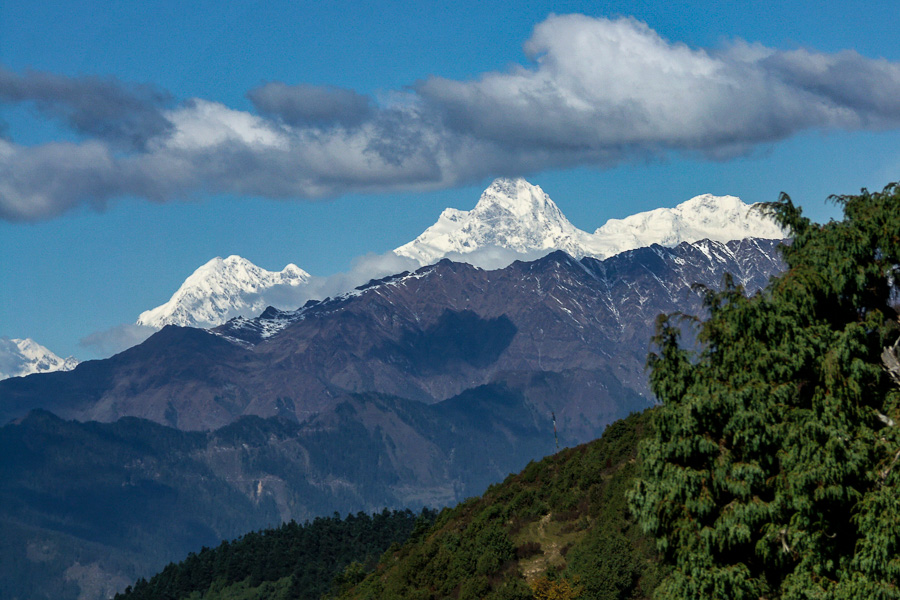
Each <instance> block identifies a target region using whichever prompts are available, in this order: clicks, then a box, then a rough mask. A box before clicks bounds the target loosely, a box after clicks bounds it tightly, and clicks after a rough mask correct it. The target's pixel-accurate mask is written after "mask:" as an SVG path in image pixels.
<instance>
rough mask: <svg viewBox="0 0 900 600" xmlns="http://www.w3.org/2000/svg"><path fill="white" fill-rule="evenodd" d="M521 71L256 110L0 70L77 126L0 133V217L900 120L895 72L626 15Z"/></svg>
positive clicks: (568, 160)
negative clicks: (680, 36) (673, 29)
mask: <svg viewBox="0 0 900 600" xmlns="http://www.w3.org/2000/svg"><path fill="white" fill-rule="evenodd" d="M524 49H525V55H526V58H527V59H528V62H527V64H526V66H518V67H515V68H512V69H510V70H508V71H504V72H490V73H484V74H482V75H481V76H480V77H478V78H476V79H474V80H471V81H455V80H449V79H444V78H440V77H430V78H426V79H424V80H422V81H420V82H417V83H415V84H413V85H412V87H411V88H410V89H408V90H402V91H396V92H393V93H388V94H386V95H385V98H386V99H382V100H381V101H379V102H376V101H375V100H374V99H373V98H370V97H368V96H365V95H363V94H359V93H357V92H355V91H353V90H347V89H342V88H336V87H322V86H312V85H304V84H301V85H288V84H285V83H281V82H270V83H267V84H265V85H263V86H261V87H259V88H256V89H253V90H250V91H249V92H248V93H247V95H248V98H249V99H250V100H251V102H252V103H253V105H254V107H255V109H256V112H255V113H251V112H246V111H239V110H234V109H231V108H229V107H227V106H224V105H222V104H219V103H216V102H214V101H210V100H204V99H189V100H187V101H184V102H182V103H180V104H178V105H174V104H173V102H172V100H171V99H170V97H169V95H168V94H167V93H165V92H162V91H159V90H156V89H155V88H152V87H147V86H134V85H129V84H125V83H122V82H119V81H116V80H114V79H100V78H90V77H83V78H67V77H64V76H61V75H53V74H46V73H37V72H25V73H22V74H17V73H13V72H10V71H8V70H0V103H31V104H33V105H34V106H35V108H36V109H37V110H38V111H40V112H41V114H44V115H46V116H48V117H50V118H54V119H58V120H59V121H61V122H62V123H64V124H65V125H67V126H68V127H70V128H72V130H73V131H75V132H76V133H78V134H80V135H81V136H82V139H81V140H80V141H78V142H74V143H72V142H70V143H51V144H44V145H39V146H33V147H27V146H23V145H19V144H16V143H15V142H14V141H12V140H5V141H3V140H0V218H2V219H5V220H9V221H37V220H42V219H49V218H53V217H56V216H58V215H60V214H63V213H65V212H66V211H68V210H70V209H72V208H74V207H77V206H80V205H89V206H92V207H95V208H102V207H103V206H105V204H106V203H107V202H109V201H110V200H112V199H114V198H117V197H121V196H137V197H143V198H147V199H149V200H153V201H160V202H162V201H170V200H177V199H184V198H190V197H195V196H197V195H204V194H215V193H237V194H253V195H260V196H265V197H270V198H297V199H312V198H320V197H327V196H335V195H340V194H344V193H351V192H363V193H371V192H384V191H403V190H425V189H434V188H440V187H448V186H453V185H457V184H461V183H469V182H473V181H477V180H479V179H482V178H484V177H486V176H494V175H525V174H527V173H529V172H534V171H538V170H544V169H549V168H561V167H572V166H577V165H593V166H598V167H609V166H614V165H616V164H619V163H621V162H623V161H629V160H644V159H646V158H647V157H648V156H654V155H657V154H661V153H668V152H672V151H675V152H684V153H689V154H691V155H694V156H698V157H706V158H710V159H717V160H722V159H727V158H729V157H734V156H737V155H741V154H745V153H747V152H749V151H752V150H753V149H754V148H756V147H758V146H759V145H761V144H762V145H767V144H771V143H773V142H777V141H779V140H782V139H785V138H788V137H790V136H792V135H794V134H796V133H798V132H801V131H804V130H810V129H819V130H827V129H845V130H854V129H881V130H883V129H892V128H896V127H898V126H900V63H893V62H889V61H887V60H884V59H871V58H867V57H864V56H861V55H859V54H857V53H855V52H852V51H845V52H839V53H831V54H828V53H819V52H815V51H812V50H792V51H781V50H777V49H772V48H767V47H764V46H761V45H758V44H748V43H745V42H743V41H740V40H736V41H734V42H733V43H731V44H728V45H725V46H722V47H717V48H709V49H704V48H691V47H688V46H686V45H684V44H681V43H677V42H672V41H669V40H666V39H664V38H662V37H661V36H659V35H658V34H657V33H656V32H655V31H653V30H652V29H650V28H649V27H648V26H647V25H645V24H643V23H640V22H638V21H635V20H633V19H629V18H622V19H615V20H610V19H595V18H590V17H586V16H581V15H567V16H552V17H550V18H548V19H547V20H546V21H544V22H542V23H540V24H539V25H538V26H537V27H536V28H535V30H534V33H533V35H532V37H531V38H530V39H529V40H528V41H527V42H526V44H525V48H524Z"/></svg>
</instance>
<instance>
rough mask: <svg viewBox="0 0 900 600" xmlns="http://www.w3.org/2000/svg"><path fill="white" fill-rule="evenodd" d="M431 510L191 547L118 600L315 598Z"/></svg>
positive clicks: (423, 521)
mask: <svg viewBox="0 0 900 600" xmlns="http://www.w3.org/2000/svg"><path fill="white" fill-rule="evenodd" d="M435 515H436V513H435V512H434V511H429V510H423V511H422V513H421V514H419V515H418V516H417V515H415V514H414V513H413V512H411V511H409V510H406V511H393V512H389V511H387V510H384V511H383V512H381V513H376V514H374V515H371V516H370V515H367V514H365V513H358V514H356V515H348V516H347V517H346V518H344V519H341V518H340V516H339V515H337V514H335V516H333V517H328V518H321V517H320V518H317V519H315V520H314V521H312V522H307V523H305V524H303V525H300V524H298V523H296V522H294V521H291V522H289V523H286V524H284V525H282V526H281V527H278V528H275V529H267V530H265V531H260V532H256V533H249V534H247V535H245V536H243V537H241V538H239V539H237V540H234V541H233V542H227V541H226V542H223V543H222V544H221V545H219V546H218V547H216V548H213V549H210V548H204V549H203V550H201V551H200V552H199V553H196V554H195V553H191V554H190V555H189V556H188V557H187V558H186V559H185V560H184V561H182V562H180V563H177V564H175V563H172V564H170V565H169V566H167V567H166V568H165V569H164V570H163V571H162V572H161V573H159V574H158V575H155V576H153V577H152V578H151V579H150V580H149V581H147V580H144V579H141V580H139V581H138V582H137V583H136V584H135V585H134V587H129V588H128V589H126V591H125V592H124V593H122V594H117V595H116V600H161V599H173V600H174V599H180V598H206V599H213V598H233V599H235V598H262V597H266V598H281V597H286V598H293V599H310V600H313V599H317V598H320V597H321V596H322V595H323V594H325V593H326V592H329V591H330V589H331V582H332V580H333V579H334V577H335V576H336V575H337V574H339V573H341V571H342V570H343V569H344V568H345V567H348V566H349V565H351V564H353V565H354V567H353V569H352V570H360V569H364V568H372V566H373V565H374V563H375V561H377V559H378V557H379V556H380V555H381V554H382V553H383V552H384V551H385V550H386V549H387V548H388V547H389V546H390V545H391V544H396V543H399V542H403V541H405V540H407V539H408V538H409V536H410V534H411V533H413V531H414V529H416V528H418V529H419V530H424V529H426V528H427V527H428V526H429V525H431V523H432V522H433V521H434V517H435Z"/></svg>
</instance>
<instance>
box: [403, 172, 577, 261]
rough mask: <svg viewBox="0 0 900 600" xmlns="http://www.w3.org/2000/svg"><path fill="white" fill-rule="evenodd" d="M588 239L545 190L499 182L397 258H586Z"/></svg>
mask: <svg viewBox="0 0 900 600" xmlns="http://www.w3.org/2000/svg"><path fill="white" fill-rule="evenodd" d="M586 237H588V234H587V233H585V232H583V231H581V230H579V229H578V228H576V227H575V226H574V225H572V224H571V223H570V222H569V220H568V219H566V217H565V215H563V214H562V211H560V210H559V207H557V206H556V204H555V203H554V202H553V200H551V199H550V196H548V195H547V194H545V193H544V190H542V189H541V188H540V187H538V186H536V185H531V184H530V183H528V182H527V181H525V180H524V179H521V178H519V179H497V180H495V181H494V182H493V183H492V184H491V185H490V187H488V188H487V189H486V190H485V191H484V193H483V194H482V195H481V198H480V199H479V200H478V204H476V205H475V208H473V209H472V210H469V211H465V210H457V209H454V208H448V209H446V210H444V212H442V213H441V216H440V218H439V219H438V221H437V223H435V224H434V225H432V226H431V227H429V228H428V229H426V230H425V232H424V233H422V235H420V236H419V237H417V238H416V239H414V240H413V241H411V242H409V243H408V244H405V245H403V246H400V247H399V248H397V249H396V250H394V252H395V253H397V254H399V255H400V256H406V257H409V258H413V259H415V260H417V261H419V263H421V264H422V265H427V264H431V263H434V262H437V261H438V260H440V259H441V258H444V257H446V256H447V255H450V254H454V253H459V254H468V253H471V252H474V251H475V250H478V249H481V248H486V247H500V248H504V249H507V250H512V251H514V252H517V253H523V254H525V253H529V252H534V251H542V250H546V251H551V250H564V251H566V252H568V253H570V254H573V255H579V254H580V255H583V254H584V253H583V252H580V247H581V246H582V245H583V244H584V243H585V238H586Z"/></svg>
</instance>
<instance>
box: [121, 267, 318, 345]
mask: <svg viewBox="0 0 900 600" xmlns="http://www.w3.org/2000/svg"><path fill="white" fill-rule="evenodd" d="M309 278H310V276H309V273H307V272H306V271H304V270H303V269H301V268H300V267H298V266H297V265H294V264H289V265H287V266H286V267H285V268H284V269H283V270H281V271H267V270H265V269H263V268H261V267H258V266H256V265H255V264H253V263H252V262H250V261H249V260H247V259H246V258H242V257H240V256H237V255H232V256H229V257H227V258H221V257H218V256H217V257H216V258H214V259H212V260H211V261H209V262H207V263H206V264H205V265H203V266H201V267H200V268H198V269H197V270H196V271H194V272H193V274H191V276H190V277H188V278H187V279H186V280H185V281H184V283H183V284H181V287H180V288H178V291H176V292H175V293H174V294H173V295H172V297H171V299H169V301H168V302H166V303H165V304H162V305H160V306H157V307H156V308H153V309H151V310H147V311H144V312H142V313H141V315H140V317H138V320H137V324H138V325H144V326H148V327H156V328H159V327H163V326H164V325H181V326H201V327H202V326H209V325H218V324H219V323H224V322H225V321H226V320H228V319H229V318H231V317H234V316H237V315H239V314H258V313H260V312H262V311H263V310H264V309H265V308H266V306H268V305H269V304H271V303H272V302H270V300H271V296H272V293H271V290H272V289H273V288H277V287H288V288H290V287H296V286H299V285H302V284H305V283H307V282H308V281H309ZM267 296H269V297H267Z"/></svg>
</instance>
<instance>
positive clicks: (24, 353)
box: [0, 337, 78, 379]
mask: <svg viewBox="0 0 900 600" xmlns="http://www.w3.org/2000/svg"><path fill="white" fill-rule="evenodd" d="M77 365H78V360H77V359H76V358H74V357H72V356H70V357H69V358H60V357H59V356H57V355H56V354H54V353H53V352H51V351H50V350H48V349H47V348H45V347H44V346H41V345H40V344H38V343H37V342H35V341H34V340H33V339H31V338H25V339H10V338H8V337H0V379H7V378H9V377H24V376H25V375H31V374H32V373H49V372H51V371H71V370H72V369H74V368H75V367H76V366H77Z"/></svg>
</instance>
